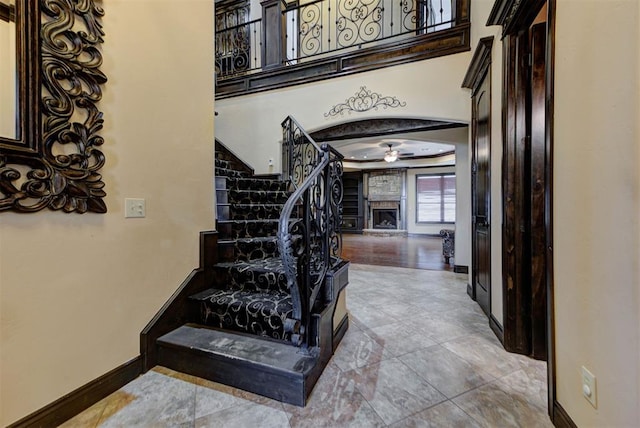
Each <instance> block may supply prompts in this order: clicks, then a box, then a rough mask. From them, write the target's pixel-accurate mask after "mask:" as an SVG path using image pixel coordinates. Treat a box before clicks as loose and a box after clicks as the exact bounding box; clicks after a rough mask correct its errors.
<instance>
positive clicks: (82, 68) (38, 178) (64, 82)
mask: <svg viewBox="0 0 640 428" xmlns="http://www.w3.org/2000/svg"><path fill="white" fill-rule="evenodd" d="M17 4H18V7H17V9H16V23H17V24H18V25H17V27H18V28H19V31H18V35H17V41H18V48H17V53H18V61H17V65H18V76H19V79H18V80H19V88H18V98H19V101H18V110H19V114H18V121H19V124H18V129H19V135H18V138H17V139H7V138H2V137H0V212H7V211H15V212H19V213H31V212H37V211H40V210H42V209H45V208H49V209H52V210H62V211H64V212H67V213H70V212H77V213H85V212H87V211H89V212H96V213H105V212H106V211H107V206H106V204H105V203H104V200H103V198H104V197H105V196H106V193H105V192H104V190H103V188H104V183H103V182H102V176H101V175H100V174H99V170H100V169H101V168H102V166H103V165H104V162H105V158H104V154H103V153H102V151H101V150H100V146H101V145H102V144H103V142H104V140H103V138H102V137H101V136H100V135H98V132H99V131H100V130H101V129H102V123H103V119H102V113H101V112H100V111H98V109H97V107H96V103H97V102H98V101H100V99H101V98H102V86H103V85H104V84H105V83H106V81H107V78H106V76H105V75H104V74H103V73H102V72H101V71H100V70H99V67H100V66H101V65H102V54H101V52H100V50H99V47H100V45H101V44H102V43H103V36H104V32H103V30H102V24H101V18H102V16H103V15H104V11H103V10H102V8H100V7H99V6H97V5H96V4H95V1H94V0H24V1H19V2H17Z"/></svg>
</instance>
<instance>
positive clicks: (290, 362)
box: [158, 324, 317, 377]
mask: <svg viewBox="0 0 640 428" xmlns="http://www.w3.org/2000/svg"><path fill="white" fill-rule="evenodd" d="M158 343H159V344H161V345H165V346H171V347H182V348H188V349H190V350H192V351H195V352H199V353H203V354H207V355H209V356H210V357H212V358H218V359H228V360H233V361H234V362H235V363H238V364H246V365H257V366H261V367H262V368H263V369H264V370H266V371H271V372H282V373H287V374H290V375H291V374H297V375H300V376H301V377H302V376H304V375H306V374H307V373H308V372H309V371H310V370H311V369H313V367H314V366H315V364H316V362H317V357H315V356H313V355H312V356H310V355H303V354H301V353H299V348H297V347H295V346H292V345H289V344H287V343H284V342H279V341H272V340H266V339H264V338H260V337H258V336H252V335H245V334H238V333H233V332H229V331H221V330H214V329H210V328H206V327H202V326H197V325H193V324H186V325H183V326H180V327H178V328H177V329H175V330H173V331H171V332H169V333H167V334H165V335H164V336H161V337H160V338H158Z"/></svg>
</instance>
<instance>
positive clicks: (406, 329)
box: [365, 322, 436, 358]
mask: <svg viewBox="0 0 640 428" xmlns="http://www.w3.org/2000/svg"><path fill="white" fill-rule="evenodd" d="M365 334H366V335H367V336H369V337H371V338H372V339H373V340H375V341H376V342H378V343H379V344H380V346H382V347H383V349H384V351H383V358H393V357H397V356H400V355H404V354H407V353H409V352H414V351H417V350H418V349H423V348H427V347H429V346H433V345H435V344H436V342H434V341H433V340H432V339H430V338H429V337H428V336H427V335H426V334H419V333H418V334H416V331H415V328H413V327H412V326H411V323H402V322H397V323H393V324H387V325H383V326H380V327H375V328H372V329H370V330H367V331H365Z"/></svg>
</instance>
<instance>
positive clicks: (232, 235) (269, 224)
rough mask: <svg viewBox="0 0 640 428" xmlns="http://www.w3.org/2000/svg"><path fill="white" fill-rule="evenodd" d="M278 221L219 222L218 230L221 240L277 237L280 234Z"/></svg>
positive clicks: (217, 224)
mask: <svg viewBox="0 0 640 428" xmlns="http://www.w3.org/2000/svg"><path fill="white" fill-rule="evenodd" d="M278 224H279V222H278V220H277V219H264V220H219V221H218V222H217V223H216V229H217V230H218V233H219V234H220V235H219V237H220V239H238V238H252V237H260V236H275V235H276V234H277V233H278Z"/></svg>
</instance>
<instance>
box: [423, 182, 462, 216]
mask: <svg viewBox="0 0 640 428" xmlns="http://www.w3.org/2000/svg"><path fill="white" fill-rule="evenodd" d="M455 221H456V176H455V174H429V175H416V222H418V223H454V222H455Z"/></svg>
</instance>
